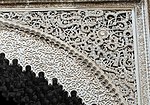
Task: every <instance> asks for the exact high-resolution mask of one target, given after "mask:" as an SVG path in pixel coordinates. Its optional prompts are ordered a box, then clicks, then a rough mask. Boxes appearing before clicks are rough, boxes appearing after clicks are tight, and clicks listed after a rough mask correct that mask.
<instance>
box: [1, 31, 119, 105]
mask: <svg viewBox="0 0 150 105" xmlns="http://www.w3.org/2000/svg"><path fill="white" fill-rule="evenodd" d="M0 36H1V40H0V51H1V52H4V53H6V57H7V58H8V59H9V60H10V61H11V60H12V59H16V58H17V59H18V60H19V63H20V64H21V65H22V66H23V67H25V66H26V65H32V70H34V72H35V73H36V74H38V72H40V71H44V72H45V74H46V77H47V79H48V81H49V82H50V81H51V79H52V78H54V77H56V78H58V80H59V82H60V83H61V84H63V85H64V89H66V90H67V91H69V92H70V91H71V90H77V91H78V95H79V96H80V97H82V98H83V101H84V102H85V103H86V104H87V105H91V104H93V103H96V104H99V105H108V104H109V105H120V101H118V100H119V98H118V97H117V96H115V93H111V92H110V90H107V89H106V88H105V87H104V86H103V85H102V84H101V83H100V82H99V80H98V79H97V78H96V77H95V75H94V74H92V72H91V71H90V70H88V68H86V67H85V66H84V65H81V63H80V62H77V59H75V58H74V57H72V56H71V55H70V54H68V52H67V51H65V50H62V49H59V48H56V47H55V46H54V45H49V44H47V43H45V42H44V41H42V40H37V39H35V38H32V37H30V35H27V34H25V33H22V32H18V31H16V30H14V31H6V30H5V31H0Z"/></svg>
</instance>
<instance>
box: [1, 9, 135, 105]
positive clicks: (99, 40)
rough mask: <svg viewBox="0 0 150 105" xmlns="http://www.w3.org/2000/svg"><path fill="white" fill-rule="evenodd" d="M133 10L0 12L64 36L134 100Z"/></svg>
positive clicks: (6, 17)
mask: <svg viewBox="0 0 150 105" xmlns="http://www.w3.org/2000/svg"><path fill="white" fill-rule="evenodd" d="M131 14H132V12H131V10H127V11H122V10H115V11H110V10H100V9H92V10H82V9H81V10H48V11H15V12H10V11H7V12H1V13H0V17H1V18H3V19H5V20H9V21H13V22H15V23H18V24H22V25H24V26H28V27H30V28H33V29H37V30H40V31H41V32H44V33H48V34H49V35H52V36H54V37H56V38H59V39H61V40H62V41H64V42H66V43H67V44H69V45H70V46H72V47H74V48H76V49H77V50H78V51H80V52H82V53H84V54H86V55H87V56H88V57H89V58H91V59H92V60H93V61H95V62H96V63H97V64H98V65H99V67H100V68H101V69H103V71H104V72H105V73H106V74H107V75H108V76H109V78H111V79H112V80H113V82H114V83H115V85H116V86H118V87H119V88H120V90H119V91H121V92H122V93H123V95H124V98H125V99H126V100H127V101H128V103H129V105H131V104H134V101H135V92H136V88H135V82H136V81H135V76H134V72H135V66H134V51H133V33H132V30H133V29H132V17H131Z"/></svg>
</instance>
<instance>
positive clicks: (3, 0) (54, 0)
mask: <svg viewBox="0 0 150 105" xmlns="http://www.w3.org/2000/svg"><path fill="white" fill-rule="evenodd" d="M139 1H140V0H0V4H10V3H15V4H17V3H23V4H24V3H31V4H32V3H59V2H75V3H82V2H139Z"/></svg>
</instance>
